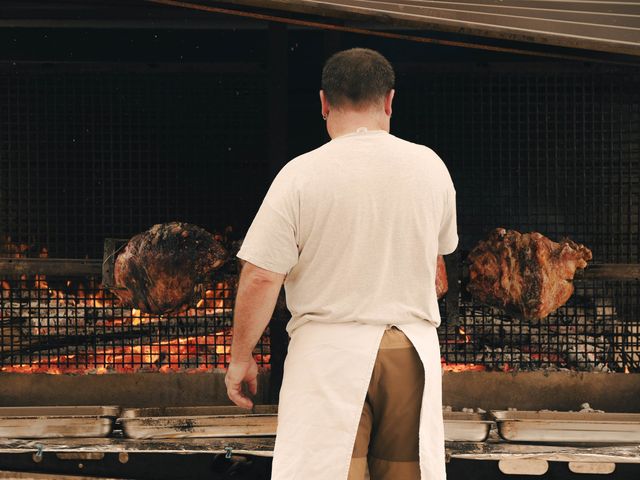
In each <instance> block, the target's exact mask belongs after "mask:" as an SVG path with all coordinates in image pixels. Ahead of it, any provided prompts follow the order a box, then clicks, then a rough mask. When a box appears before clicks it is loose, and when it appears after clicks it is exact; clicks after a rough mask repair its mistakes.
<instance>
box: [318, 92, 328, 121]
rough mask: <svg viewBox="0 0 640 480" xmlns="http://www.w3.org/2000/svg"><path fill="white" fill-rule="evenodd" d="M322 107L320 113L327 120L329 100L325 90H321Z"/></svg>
mask: <svg viewBox="0 0 640 480" xmlns="http://www.w3.org/2000/svg"><path fill="white" fill-rule="evenodd" d="M320 108H321V111H320V114H321V115H322V118H324V119H325V120H326V118H327V115H329V102H327V97H326V95H325V94H324V91H323V90H320Z"/></svg>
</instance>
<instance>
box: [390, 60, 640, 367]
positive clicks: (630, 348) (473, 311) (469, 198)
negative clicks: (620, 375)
mask: <svg viewBox="0 0 640 480" xmlns="http://www.w3.org/2000/svg"><path fill="white" fill-rule="evenodd" d="M547 67H548V68H545V69H541V68H539V67H530V66H527V65H522V66H521V68H518V69H517V70H516V69H509V70H507V71H497V69H492V68H482V69H476V70H472V71H466V72H438V71H435V72H433V73H431V74H429V75H425V76H423V77H421V78H420V83H419V84H418V83H411V84H410V85H406V86H405V87H404V88H408V89H409V92H410V93H409V94H408V95H406V96H405V98H404V99H402V96H399V97H398V100H399V102H400V103H401V105H400V106H399V107H397V108H396V110H398V111H400V112H402V111H404V110H410V111H412V112H414V113H413V117H412V118H404V117H402V116H401V115H400V121H401V122H402V127H403V128H404V129H408V130H410V131H415V132H417V133H416V135H415V140H416V141H418V142H420V143H424V144H426V145H430V146H432V147H433V148H434V149H435V150H436V152H438V153H439V154H440V156H441V157H442V158H443V159H444V160H445V162H446V163H447V166H448V167H449V169H450V171H451V173H452V177H453V179H454V183H455V184H456V189H457V197H458V212H459V219H458V223H459V230H460V232H461V234H460V248H461V250H462V251H463V252H466V251H469V250H470V249H471V248H473V247H474V246H475V245H476V244H477V242H478V241H479V240H481V239H483V238H485V236H486V235H487V233H488V232H489V231H490V230H492V229H493V228H496V227H505V228H510V229H515V230H519V231H521V232H530V231H539V232H541V233H543V234H545V235H546V236H548V237H549V238H551V239H553V240H559V239H560V238H562V237H564V236H568V237H570V238H572V239H574V240H576V241H578V242H580V243H584V244H585V245H587V246H588V247H589V248H590V249H591V250H592V251H593V253H594V262H599V263H638V262H640V241H639V237H638V232H639V227H640V202H639V201H638V199H639V198H640V93H639V91H638V89H637V85H638V82H639V80H640V73H639V72H638V71H637V69H636V70H633V69H614V70H611V69H609V70H607V69H599V68H594V67H592V68H584V69H574V70H562V69H559V68H558V67H555V68H554V67H552V66H547ZM413 78H417V77H413ZM403 102H404V103H403ZM639 288H640V284H638V282H635V281H630V282H604V281H590V282H584V281H581V282H576V294H575V296H574V297H573V299H572V300H571V302H570V303H569V304H568V305H566V306H565V307H563V308H561V309H560V310H559V311H558V312H557V313H556V314H554V315H552V316H550V317H549V318H548V319H547V320H545V321H544V322H543V323H542V324H541V325H540V326H533V325H529V323H525V322H522V321H520V320H518V319H514V318H511V317H509V316H506V315H504V314H502V313H501V312H499V311H497V310H493V309H490V308H487V307H483V306H481V305H477V304H475V303H474V302H473V301H472V299H471V298H470V297H469V296H468V295H467V294H466V292H465V289H464V285H463V286H462V292H463V293H462V295H461V298H460V302H459V315H457V320H456V321H454V322H445V323H446V325H443V326H442V327H441V336H442V341H441V348H442V353H443V358H444V360H445V362H447V363H449V364H456V363H463V362H467V363H475V364H477V365H479V366H480V367H479V368H482V367H484V368H489V369H508V368H525V369H528V368H539V367H542V368H574V369H580V370H593V369H596V370H607V369H611V370H616V371H625V370H631V371H640V355H639V350H640V339H639V338H638V335H637V332H638V329H639V323H638V318H640V295H639V293H640V290H639ZM442 308H443V313H446V312H445V311H444V310H445V309H444V303H443V305H442ZM443 318H444V317H443ZM460 329H462V331H463V332H465V333H460Z"/></svg>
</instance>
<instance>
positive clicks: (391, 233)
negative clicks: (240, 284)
mask: <svg viewBox="0 0 640 480" xmlns="http://www.w3.org/2000/svg"><path fill="white" fill-rule="evenodd" d="M454 195H455V192H454V190H453V185H452V183H451V179H450V177H449V174H448V172H447V170H446V167H445V166H444V164H443V163H442V161H441V160H440V158H438V156H437V155H436V154H435V153H433V152H432V151H431V150H429V149H428V148H425V147H424V146H421V145H416V144H413V143H410V142H406V141H404V140H401V139H399V138H396V137H394V136H393V135H390V134H388V133H386V132H384V131H360V132H354V133H352V134H348V135H344V136H341V137H338V138H336V139H334V140H333V141H331V142H329V143H327V144H325V145H324V146H322V147H321V148H318V149H316V150H314V151H312V152H310V153H308V154H305V155H303V156H301V157H298V158H296V159H294V160H293V161H291V162H290V163H289V164H288V165H287V166H286V167H285V168H284V169H283V171H282V172H281V173H280V175H279V176H278V178H277V179H276V180H275V181H274V184H273V186H272V188H271V189H270V191H269V193H268V194H267V197H266V198H265V202H264V204H263V206H262V207H261V211H260V212H259V214H258V217H257V218H260V217H264V218H263V219H262V221H264V222H273V221H275V222H280V221H285V222H287V223H289V224H290V225H291V228H293V230H294V235H295V241H296V244H297V245H295V246H294V245H291V244H286V245H285V244H283V245H282V246H281V248H282V249H283V251H282V252H280V253H279V254H278V256H279V258H291V259H293V258H294V254H295V257H296V263H295V264H294V265H290V264H286V263H283V264H282V265H279V267H280V268H281V270H282V273H287V272H288V275H287V280H286V282H285V286H286V289H287V297H288V306H289V309H290V311H291V313H292V317H293V321H292V322H291V323H290V324H289V331H292V330H294V329H295V328H297V327H298V326H300V325H302V324H304V323H306V322H307V321H318V322H330V323H336V322H350V321H355V322H362V323H369V324H402V323H410V322H414V321H420V320H424V319H428V320H430V321H431V322H433V323H434V324H436V325H437V324H438V323H439V320H440V319H439V314H438V306H437V299H436V293H435V288H434V285H435V267H436V257H437V255H438V254H439V253H440V254H442V253H450V251H451V250H453V248H455V245H456V243H457V236H456V231H455V213H454V206H455V198H454ZM252 235H253V232H251V231H250V232H249V235H248V237H247V240H246V245H247V246H248V247H250V246H251V245H253V244H259V243H260V244H264V243H265V242H263V241H260V242H258V241H254V239H253V238H252ZM276 243H277V242H276V239H273V240H272V241H271V242H269V245H271V247H273V246H274V245H276ZM294 247H295V248H296V249H297V251H296V252H293V251H292V250H293V248H294ZM242 253H243V254H244V255H247V256H248V258H250V257H251V256H252V253H251V251H250V250H249V251H243V252H242ZM257 255H258V252H256V256H257ZM289 269H290V270H289Z"/></svg>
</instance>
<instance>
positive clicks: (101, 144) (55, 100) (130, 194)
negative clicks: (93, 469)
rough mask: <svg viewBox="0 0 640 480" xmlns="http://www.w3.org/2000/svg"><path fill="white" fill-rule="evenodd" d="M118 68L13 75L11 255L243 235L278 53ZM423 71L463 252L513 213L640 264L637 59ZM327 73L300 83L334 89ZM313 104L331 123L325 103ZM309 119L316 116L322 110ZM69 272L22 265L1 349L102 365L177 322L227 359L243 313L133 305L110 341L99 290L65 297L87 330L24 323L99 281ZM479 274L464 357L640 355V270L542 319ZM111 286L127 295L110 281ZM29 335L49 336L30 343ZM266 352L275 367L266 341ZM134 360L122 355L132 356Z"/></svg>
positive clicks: (2, 148) (413, 82)
mask: <svg viewBox="0 0 640 480" xmlns="http://www.w3.org/2000/svg"><path fill="white" fill-rule="evenodd" d="M119 68H122V69H125V67H122V66H113V65H110V66H109V68H108V69H103V70H107V71H102V72H92V71H90V69H89V68H87V66H86V65H82V64H77V65H69V66H62V65H55V66H53V67H47V68H46V69H45V68H37V67H33V68H32V69H31V70H26V69H25V70H20V71H18V70H10V71H4V72H2V73H1V74H0V110H1V111H3V112H5V114H4V115H3V117H2V119H1V120H0V125H1V126H2V128H1V129H0V253H1V254H2V255H4V256H23V255H27V256H31V257H36V256H38V255H49V256H51V257H85V256H88V257H90V258H101V257H102V242H103V240H104V239H105V238H106V237H121V238H129V237H131V236H132V235H133V234H135V233H138V232H140V231H142V230H145V229H146V228H148V227H149V226H150V225H152V224H153V223H157V222H164V221H170V220H175V219H179V220H181V221H187V222H191V223H195V224H199V225H202V226H203V227H205V228H207V229H208V230H210V231H214V230H216V229H219V228H220V227H221V226H226V225H232V226H234V227H235V231H236V232H242V231H244V229H245V228H246V226H247V225H248V224H249V222H250V221H251V219H252V217H253V214H254V213H255V210H256V208H257V205H259V203H260V201H261V199H262V197H263V193H264V187H265V184H266V183H267V178H268V176H269V173H268V172H269V168H268V165H267V159H266V158H265V157H266V156H265V155H264V152H265V151H266V150H267V148H266V147H267V144H268V141H267V139H268V132H267V128H266V119H267V118H268V115H267V105H266V98H267V95H266V93H267V92H266V86H265V78H266V76H265V73H264V71H263V70H262V69H261V68H262V67H250V68H249V67H243V68H244V70H243V71H242V72H237V71H236V72H235V73H234V71H233V68H232V67H231V66H229V68H228V71H225V68H226V67H225V68H221V67H218V70H216V71H210V70H208V69H207V68H208V67H207V66H206V65H200V66H198V68H197V71H192V72H188V71H187V70H186V68H183V67H176V66H174V67H169V66H166V65H165V66H163V65H159V66H154V67H153V71H150V70H149V69H148V68H146V67H141V66H137V67H136V68H133V69H132V70H131V71H116V70H117V69H119ZM181 68H183V70H182V71H181V70H180V69H181ZM416 68H417V70H415V69H416ZM421 68H422V67H416V66H415V65H413V66H410V65H408V66H406V68H405V69H403V67H402V66H399V68H398V71H399V75H398V92H399V93H398V95H397V97H396V108H395V109H394V131H395V132H397V133H398V134H399V135H400V136H402V137H407V138H410V139H412V140H414V141H416V142H419V143H423V144H426V145H429V146H432V147H433V148H434V150H435V151H436V152H438V153H439V154H440V156H441V157H442V158H443V159H444V160H445V161H446V163H447V165H448V167H449V169H450V171H451V172H452V176H453V179H454V182H455V184H456V188H457V193H458V211H459V230H460V232H461V244H460V248H461V250H462V251H463V252H465V251H468V250H470V249H471V248H472V247H473V246H474V245H475V244H476V243H477V242H478V241H479V240H480V239H482V238H483V237H484V236H485V235H486V234H487V232H488V231H489V230H491V229H493V228H495V227H499V226H502V227H505V228H512V229H516V230H519V231H522V232H528V231H534V230H535V231H540V232H541V233H543V234H545V235H547V236H548V237H550V238H551V239H553V240H558V239H559V238H561V237H563V236H569V237H571V238H573V239H574V240H576V241H578V242H580V243H584V244H586V245H587V246H588V247H589V248H590V249H592V251H593V252H594V261H595V262H599V263H640V241H639V239H638V238H639V234H640V202H639V201H638V199H639V198H640V90H638V88H637V85H638V84H639V83H640V82H639V81H640V73H639V72H638V70H637V69H625V68H612V67H607V68H605V67H594V66H586V65H585V66H580V67H572V68H566V67H560V66H557V65H556V64H551V63H547V64H544V65H542V66H541V65H537V66H536V65H527V64H523V63H514V64H511V65H503V66H494V65H483V66H478V67H476V66H472V65H470V64H464V65H463V64H459V65H457V66H451V65H439V66H438V65H435V64H432V65H429V66H428V70H424V69H422V70H421ZM412 69H413V70H412ZM292 70H293V69H292ZM312 87H313V88H311V89H309V91H308V92H307V91H306V90H305V91H304V92H303V91H302V90H301V89H302V87H300V86H297V85H296V87H295V90H296V92H297V93H299V94H300V95H302V93H305V94H306V93H308V94H309V95H311V94H312V93H313V95H316V93H315V87H314V86H312ZM312 90H313V92H312ZM305 98H306V97H305ZM314 98H315V97H314ZM293 108H294V109H295V111H296V112H297V114H298V115H300V116H304V115H305V112H304V111H303V110H302V108H299V107H298V106H295V107H293ZM309 112H310V113H309V115H313V119H315V121H316V122H317V121H319V120H318V119H317V111H316V110H315V108H313V109H312V108H310V109H309ZM297 123H298V122H296V125H292V126H291V128H292V131H294V132H296V134H295V135H291V137H295V142H296V144H299V145H315V144H316V140H317V139H316V138H315V136H314V135H315V133H310V132H306V131H302V129H301V128H298V125H297ZM300 124H301V125H316V124H315V123H313V121H311V117H309V119H306V118H303V119H302V120H301V122H300ZM247 139H251V141H248V140H247ZM67 280H68V279H55V278H47V279H46V282H47V283H48V288H41V289H37V288H33V287H34V286H35V282H36V280H35V279H33V278H31V279H28V280H25V282H26V283H27V284H29V285H27V288H24V289H23V288H22V287H21V283H20V282H21V281H20V280H16V279H10V280H5V282H8V286H9V288H5V289H4V290H3V295H4V296H3V305H2V308H1V309H0V314H1V315H2V319H1V322H2V332H1V337H0V338H1V340H2V358H3V360H2V361H3V365H5V366H6V365H9V364H11V365H15V364H23V363H24V364H25V365H31V364H32V363H33V362H34V361H39V362H41V363H42V365H47V368H49V367H50V368H52V369H53V368H58V366H56V365H57V364H56V362H57V361H58V360H55V358H56V357H60V356H61V355H67V356H66V357H65V360H64V361H65V366H68V367H69V368H75V367H78V366H80V367H82V368H84V367H87V368H93V369H98V368H101V366H103V365H104V362H102V361H98V360H97V358H95V357H90V356H89V355H88V353H87V352H91V351H93V352H95V351H96V347H97V346H98V343H99V342H102V341H103V340H105V341H106V340H108V342H109V348H112V349H113V348H125V347H127V348H128V347H131V348H135V347H140V349H141V350H142V349H143V347H144V348H146V347H149V345H151V343H152V340H153V341H156V340H157V342H163V341H171V340H172V339H173V338H175V336H176V334H177V333H178V331H179V332H180V333H181V334H182V333H184V334H185V335H187V337H189V336H193V337H194V338H195V340H194V343H197V345H195V350H196V351H199V352H203V353H202V355H196V356H195V358H190V359H189V360H188V361H187V360H184V359H183V358H182V357H180V360H176V363H177V364H178V365H182V366H185V364H188V363H189V362H193V364H194V365H195V366H196V367H201V366H202V365H205V366H216V365H217V364H218V363H220V362H219V360H218V357H217V355H218V354H217V353H216V352H215V350H216V348H214V347H217V345H215V342H213V343H212V342H211V339H210V338H208V337H206V336H207V335H215V333H217V332H223V331H224V330H225V329H226V328H228V326H229V323H228V322H229V321H230V314H229V315H228V316H227V317H225V316H224V315H222V316H215V315H214V316H209V315H206V313H205V314H202V313H201V312H199V311H196V313H195V314H194V315H192V316H191V315H190V316H188V317H187V318H179V317H177V318H173V317H172V318H167V319H163V322H162V323H161V324H159V323H156V324H149V325H145V326H140V328H139V329H138V330H135V329H134V325H133V323H134V322H135V321H137V318H136V316H135V315H133V314H132V312H128V313H127V314H126V315H124V316H123V317H122V318H123V325H122V327H121V329H120V330H119V333H118V334H117V335H115V336H111V337H109V338H108V339H106V338H105V332H104V331H102V330H100V329H98V330H96V329H95V328H96V318H97V317H96V314H95V313H91V312H90V311H89V312H87V307H86V306H78V305H76V306H74V307H70V306H69V305H60V303H61V302H60V299H53V303H54V306H55V308H54V310H56V312H66V310H65V309H67V310H68V309H70V310H71V312H70V313H64V314H63V315H62V317H64V316H65V315H69V317H68V319H67V320H66V321H67V322H69V321H70V322H71V323H66V324H65V323H64V322H63V324H62V325H60V322H58V324H54V325H53V326H52V327H51V328H52V329H53V330H54V331H56V333H58V332H60V331H61V329H62V330H63V331H64V330H65V329H67V330H69V329H71V333H72V334H76V336H82V337H84V340H85V343H84V346H83V347H82V348H80V347H78V348H76V347H75V346H74V345H69V343H68V339H67V340H65V341H66V342H67V343H65V344H62V343H61V341H60V339H59V337H60V336H61V335H59V334H54V335H51V336H50V338H49V337H47V338H44V339H43V338H41V337H43V336H42V335H34V333H33V331H32V328H26V325H30V326H31V327H33V325H31V322H34V321H36V320H34V319H38V318H42V317H41V316H40V315H41V313H42V310H43V307H42V306H38V307H36V312H35V313H33V312H30V311H27V310H25V308H24V307H17V313H16V312H14V307H13V306H12V304H13V303H14V301H15V299H16V298H18V299H19V301H18V303H20V302H22V303H24V302H25V301H26V300H24V299H23V298H22V297H24V296H26V297H27V298H32V297H35V298H38V297H44V298H46V299H47V301H48V302H51V299H49V298H48V295H50V293H49V290H51V289H53V290H55V291H63V292H65V293H67V294H69V293H71V294H73V295H77V287H78V285H79V284H80V283H83V285H84V287H85V292H89V291H94V292H99V291H100V289H99V287H98V286H97V285H96V284H95V282H93V283H92V282H91V281H90V280H89V279H86V278H85V279H74V278H72V279H70V281H71V282H72V286H70V287H67V286H66V281H67ZM91 285H92V286H91ZM461 287H462V288H461V292H462V293H461V294H460V298H459V301H458V302H457V305H456V302H449V303H448V306H449V308H457V310H458V311H455V312H451V311H449V312H447V311H446V308H445V304H444V302H443V303H442V310H443V318H445V319H446V318H447V313H449V314H450V315H449V317H450V320H445V321H444V322H443V325H442V326H441V327H440V333H441V347H442V354H443V358H444V361H445V362H446V363H447V364H449V365H452V364H458V363H465V364H469V363H473V364H475V365H477V366H479V367H481V368H489V369H507V368H508V369H527V368H539V367H540V368H574V369H581V370H591V369H596V370H606V369H611V370H616V371H625V370H630V371H640V324H639V320H638V319H640V283H638V282H636V281H628V282H622V281H618V282H613V281H596V280H589V281H580V282H576V295H575V296H574V298H573V299H572V300H571V302H570V303H569V304H568V305H566V306H564V307H563V308H561V309H560V310H559V311H558V312H557V313H556V314H554V315H552V316H551V317H550V318H548V319H547V320H545V322H543V323H542V324H540V325H538V326H536V325H530V324H528V323H524V322H522V321H520V320H518V319H514V318H511V317H508V316H506V315H504V314H502V313H500V312H497V311H495V310H493V309H490V308H487V307H483V306H480V305H477V304H475V303H474V302H473V301H472V299H471V298H469V297H468V295H467V294H466V293H465V289H464V285H461ZM73 288H76V290H73ZM222 290H224V289H222ZM74 292H75V293H74ZM5 297H6V298H5ZM103 298H104V299H105V301H109V302H110V301H111V300H113V298H112V297H111V295H110V294H109V293H106V292H105V293H103ZM450 300H451V299H450ZM7 302H8V303H9V304H11V306H6V305H7ZM27 303H28V302H27ZM453 305H456V306H455V307H453ZM47 308H53V307H51V306H49V307H46V308H44V310H46V309H47ZM105 308H106V307H105ZM92 315H93V317H92ZM225 315H226V313H225ZM55 318H58V315H56V316H55ZM80 319H82V322H84V323H83V324H80V323H79V322H80ZM16 321H18V325H17V326H16V325H15V322H16ZM36 327H37V328H42V326H41V325H36ZM47 328H49V327H47ZM91 328H93V329H94V330H93V331H91ZM176 329H177V330H176ZM461 329H462V331H461ZM200 333H202V334H200ZM72 336H73V335H72ZM45 337H46V336H45ZM205 337H206V338H205ZM223 337H224V335H223ZM23 340H28V341H34V340H37V341H38V342H41V344H40V347H38V349H37V350H34V349H30V350H29V351H25V349H24V348H22V346H21V345H22V343H21V342H22V341H23ZM224 341H225V340H224V339H223V346H224ZM157 342H156V343H157ZM260 348H261V349H262V350H261V351H260V352H259V353H260V354H261V355H263V362H264V363H265V364H266V363H267V360H266V358H267V356H268V355H269V350H268V349H269V346H268V340H267V339H266V338H265V339H263V342H262V343H261V347H260ZM65 349H67V350H65ZM92 349H93V350H92ZM160 350H162V349H160ZM65 352H66V353H65ZM161 353H162V352H161V351H160V352H152V353H151V355H159V356H160V357H161V356H162V355H161ZM72 355H75V356H72ZM176 355H178V354H176ZM179 355H182V354H181V353H179ZM140 359H141V360H145V361H146V360H147V358H146V357H144V358H143V357H142V356H140ZM148 359H149V360H153V361H149V362H146V363H145V368H150V369H154V368H156V369H158V368H162V367H163V365H166V364H167V360H166V358H163V359H160V358H155V357H153V356H152V357H149V358H148ZM163 362H165V363H164V364H163ZM58 363H59V362H58ZM116 363H118V362H116ZM222 363H224V362H222ZM67 364H68V365H67ZM169 364H172V365H173V364H174V362H169ZM128 366H129V363H128V362H127V361H124V360H119V367H118V368H127V367H128ZM187 366H189V365H187ZM467 366H468V365H467ZM114 368H116V367H114ZM116 369H117V368H116Z"/></svg>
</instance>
